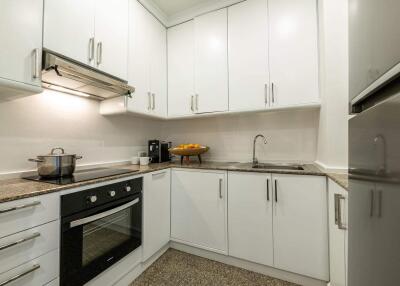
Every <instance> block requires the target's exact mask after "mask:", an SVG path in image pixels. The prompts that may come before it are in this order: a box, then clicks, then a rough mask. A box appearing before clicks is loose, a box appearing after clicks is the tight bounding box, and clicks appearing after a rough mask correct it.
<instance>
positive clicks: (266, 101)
mask: <svg viewBox="0 0 400 286" xmlns="http://www.w3.org/2000/svg"><path fill="white" fill-rule="evenodd" d="M264 100H265V104H268V84H264Z"/></svg>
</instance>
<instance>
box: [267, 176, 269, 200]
mask: <svg viewBox="0 0 400 286" xmlns="http://www.w3.org/2000/svg"><path fill="white" fill-rule="evenodd" d="M267 202H269V179H267Z"/></svg>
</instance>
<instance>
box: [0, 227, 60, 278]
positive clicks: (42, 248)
mask: <svg viewBox="0 0 400 286" xmlns="http://www.w3.org/2000/svg"><path fill="white" fill-rule="evenodd" d="M59 233H60V232H59V221H58V220H56V221H53V222H51V223H47V224H44V225H42V226H39V227H34V228H31V229H29V230H25V231H22V232H18V233H16V234H13V235H10V236H6V237H3V238H1V239H0V273H2V272H5V271H7V270H10V269H12V268H14V267H16V266H18V265H21V264H23V263H26V262H28V261H30V260H32V259H34V258H36V257H39V256H41V255H43V254H45V253H48V252H50V251H52V250H55V249H58V248H59V241H60V238H59V237H60V234H59Z"/></svg>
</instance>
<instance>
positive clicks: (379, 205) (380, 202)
mask: <svg viewBox="0 0 400 286" xmlns="http://www.w3.org/2000/svg"><path fill="white" fill-rule="evenodd" d="M378 217H382V191H378Z"/></svg>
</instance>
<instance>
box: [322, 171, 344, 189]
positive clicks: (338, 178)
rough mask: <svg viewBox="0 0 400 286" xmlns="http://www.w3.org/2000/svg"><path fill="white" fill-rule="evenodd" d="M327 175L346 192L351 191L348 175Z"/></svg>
mask: <svg viewBox="0 0 400 286" xmlns="http://www.w3.org/2000/svg"><path fill="white" fill-rule="evenodd" d="M326 175H327V176H328V178H330V179H332V181H334V182H336V183H337V184H338V185H339V186H341V187H342V188H343V189H345V190H346V191H348V190H349V176H348V175H347V174H335V173H326Z"/></svg>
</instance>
